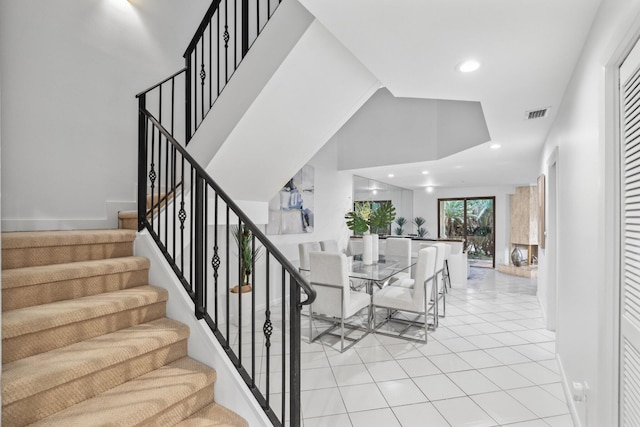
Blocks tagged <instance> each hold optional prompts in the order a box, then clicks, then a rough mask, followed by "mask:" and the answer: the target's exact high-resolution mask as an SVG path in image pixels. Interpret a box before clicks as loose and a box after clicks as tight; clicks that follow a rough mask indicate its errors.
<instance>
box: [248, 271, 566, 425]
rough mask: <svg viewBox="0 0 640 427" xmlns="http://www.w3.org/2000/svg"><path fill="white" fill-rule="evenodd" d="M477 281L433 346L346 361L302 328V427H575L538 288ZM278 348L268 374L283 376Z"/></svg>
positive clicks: (454, 299)
mask: <svg viewBox="0 0 640 427" xmlns="http://www.w3.org/2000/svg"><path fill="white" fill-rule="evenodd" d="M473 277H474V280H470V281H469V285H468V287H467V288H466V289H459V288H458V289H456V288H454V289H452V290H450V293H449V294H448V299H447V315H446V317H445V318H441V319H440V326H439V327H438V329H437V330H435V331H432V332H430V333H429V341H428V343H427V344H420V343H414V342H408V341H406V340H401V339H398V338H391V337H387V336H382V335H376V334H371V335H368V336H367V337H365V338H364V339H363V340H361V341H360V342H359V343H357V344H356V345H355V346H354V347H353V348H351V349H349V350H347V351H345V352H344V353H340V352H338V351H337V350H336V348H338V343H337V340H336V339H335V338H333V337H326V338H323V343H324V345H323V344H321V343H318V342H315V343H312V344H308V343H306V342H305V341H306V336H307V335H308V332H306V330H308V319H307V318H303V321H302V324H303V334H304V338H303V344H302V351H303V354H302V362H301V364H302V374H301V383H302V393H301V406H302V416H303V425H304V426H305V427H316V426H329V427H340V426H356V427H357V426H367V427H371V426H381V427H386V426H403V427H410V426H429V427H431V426H436V427H437V426H529V427H535V426H573V423H572V420H571V416H570V415H569V410H568V406H567V403H566V402H565V398H564V393H563V389H562V385H561V383H560V375H559V372H558V367H557V364H556V361H555V358H554V352H555V345H554V340H555V336H554V333H553V332H550V331H548V330H546V329H545V325H544V322H543V319H542V313H541V311H540V308H539V305H538V302H537V299H536V297H535V279H534V280H531V279H523V278H519V277H515V276H507V275H504V274H502V273H498V272H495V271H494V270H490V269H488V270H483V271H480V272H476V273H475V274H474V275H473ZM314 333H315V332H314ZM420 333H422V332H421V331H419V330H416V334H418V335H419V334H420ZM273 338H274V340H275V341H274V347H272V354H274V353H273V352H275V354H277V355H278V356H272V357H271V364H272V366H271V368H270V370H271V372H279V371H281V370H282V369H281V368H278V367H277V366H276V367H275V368H274V366H273V364H276V365H277V364H281V363H282V358H281V356H279V355H281V354H282V350H281V347H280V346H279V345H280V343H281V342H282V341H281V337H280V336H279V335H274V337H273ZM278 340H280V341H278ZM243 358H244V357H243ZM259 369H264V368H259ZM262 378H264V377H262ZM259 386H260V387H261V388H262V389H264V387H265V384H264V382H262V383H261V384H259ZM274 386H275V387H280V386H279V385H275V384H273V382H272V385H271V386H270V387H271V391H272V393H280V392H281V391H282V390H281V389H280V390H274V389H273V387H274ZM287 398H288V396H287ZM271 399H276V400H277V401H278V402H279V401H280V400H279V399H281V394H275V395H272V397H271ZM272 402H273V400H272Z"/></svg>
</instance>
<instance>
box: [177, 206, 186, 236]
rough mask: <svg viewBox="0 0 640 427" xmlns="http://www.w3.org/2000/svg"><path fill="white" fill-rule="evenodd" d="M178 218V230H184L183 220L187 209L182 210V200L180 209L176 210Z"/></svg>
mask: <svg viewBox="0 0 640 427" xmlns="http://www.w3.org/2000/svg"><path fill="white" fill-rule="evenodd" d="M178 219H179V220H180V230H182V231H184V222H185V220H186V219H187V211H185V210H184V200H183V201H181V202H180V211H179V212H178Z"/></svg>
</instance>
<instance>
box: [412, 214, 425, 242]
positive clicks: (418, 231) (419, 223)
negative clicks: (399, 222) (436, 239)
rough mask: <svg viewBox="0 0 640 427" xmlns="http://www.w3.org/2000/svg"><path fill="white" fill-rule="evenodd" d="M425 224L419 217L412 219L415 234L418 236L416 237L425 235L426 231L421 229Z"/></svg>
mask: <svg viewBox="0 0 640 427" xmlns="http://www.w3.org/2000/svg"><path fill="white" fill-rule="evenodd" d="M425 222H427V221H426V220H425V219H424V218H423V217H421V216H417V217H415V218H414V219H413V223H414V224H415V225H416V227H417V228H416V234H418V237H424V236H426V235H427V229H426V228H423V227H422V226H423V225H424V223H425Z"/></svg>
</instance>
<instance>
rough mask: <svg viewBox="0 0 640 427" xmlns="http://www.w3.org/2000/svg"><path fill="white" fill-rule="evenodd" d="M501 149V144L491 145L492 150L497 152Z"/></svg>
mask: <svg viewBox="0 0 640 427" xmlns="http://www.w3.org/2000/svg"><path fill="white" fill-rule="evenodd" d="M500 147H501V145H500V144H491V145H490V146H489V148H491V149H492V150H497V149H498V148H500Z"/></svg>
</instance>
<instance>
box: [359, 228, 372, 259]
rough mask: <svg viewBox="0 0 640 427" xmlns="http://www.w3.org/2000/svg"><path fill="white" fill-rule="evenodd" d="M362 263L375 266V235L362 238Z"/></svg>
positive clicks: (366, 235)
mask: <svg viewBox="0 0 640 427" xmlns="http://www.w3.org/2000/svg"><path fill="white" fill-rule="evenodd" d="M362 262H363V263H365V264H366V265H371V264H373V235H372V234H365V235H364V236H362Z"/></svg>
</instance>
